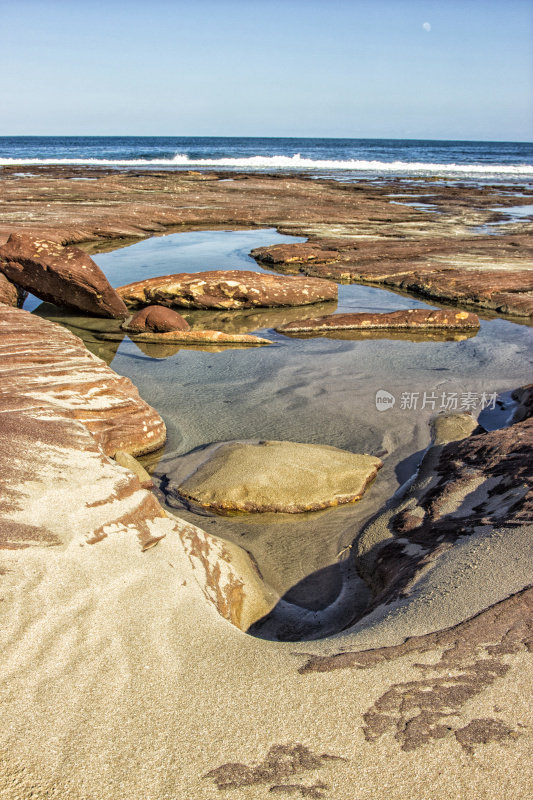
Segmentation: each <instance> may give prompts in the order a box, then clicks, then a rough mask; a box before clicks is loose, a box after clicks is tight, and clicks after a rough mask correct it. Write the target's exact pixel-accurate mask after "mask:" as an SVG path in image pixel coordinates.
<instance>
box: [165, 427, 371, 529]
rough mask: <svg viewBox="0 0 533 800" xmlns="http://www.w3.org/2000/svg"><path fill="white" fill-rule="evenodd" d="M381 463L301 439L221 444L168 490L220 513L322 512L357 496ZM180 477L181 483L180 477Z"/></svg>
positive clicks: (170, 482) (170, 481) (171, 482)
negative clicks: (303, 441)
mask: <svg viewBox="0 0 533 800" xmlns="http://www.w3.org/2000/svg"><path fill="white" fill-rule="evenodd" d="M381 466H382V462H381V460H380V459H379V458H376V457H374V456H370V455H359V454H356V453H350V452H348V451H347V450H340V449H338V448H337V447H330V446H326V445H315V444H301V443H299V442H276V441H266V442H257V443H250V442H223V443H222V444H219V445H215V446H213V447H211V448H209V450H208V455H207V458H206V460H204V462H203V463H202V464H200V466H199V467H198V468H197V469H196V470H195V471H194V472H193V473H192V474H191V475H189V476H188V477H186V478H185V479H184V480H182V479H181V476H180V474H179V472H178V471H176V476H175V477H174V476H173V474H172V473H170V474H169V475H167V478H168V483H167V486H166V488H165V491H166V492H167V493H168V494H169V495H171V496H174V497H177V498H178V499H181V500H184V501H185V502H187V503H192V504H194V505H198V506H201V507H202V508H205V509H209V510H211V511H215V512H218V513H222V514H224V513H232V512H246V513H261V512H279V513H285V514H296V513H298V512H302V511H318V510H319V509H322V508H329V507H330V506H338V505H341V504H344V503H352V502H354V501H355V500H359V499H360V498H361V497H362V495H363V494H364V492H365V489H366V488H367V486H368V485H369V483H370V482H371V481H372V480H373V479H374V478H375V477H376V475H377V472H378V470H379V469H380V468H381ZM176 477H177V481H176Z"/></svg>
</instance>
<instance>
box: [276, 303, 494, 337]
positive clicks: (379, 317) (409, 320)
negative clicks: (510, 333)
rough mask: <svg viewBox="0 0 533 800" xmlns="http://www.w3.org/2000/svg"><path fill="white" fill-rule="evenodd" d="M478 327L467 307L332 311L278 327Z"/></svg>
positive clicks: (302, 330)
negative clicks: (362, 311) (332, 312)
mask: <svg viewBox="0 0 533 800" xmlns="http://www.w3.org/2000/svg"><path fill="white" fill-rule="evenodd" d="M471 328H479V319H478V317H477V316H476V315H475V314H469V313H468V312H467V311H456V310H454V309H450V310H449V311H448V310H442V309H437V310H430V311H428V310H427V309H425V308H416V309H414V308H411V309H407V310H405V311H392V312H388V313H384V314H380V313H360V314H329V315H327V316H325V317H313V318H310V319H301V320H296V321H294V322H288V323H287V324H286V325H281V326H280V327H279V328H276V330H278V331H279V332H280V333H287V334H290V333H307V332H311V333H312V332H327V331H347V330H396V329H397V330H433V329H436V330H441V329H452V330H465V329H471Z"/></svg>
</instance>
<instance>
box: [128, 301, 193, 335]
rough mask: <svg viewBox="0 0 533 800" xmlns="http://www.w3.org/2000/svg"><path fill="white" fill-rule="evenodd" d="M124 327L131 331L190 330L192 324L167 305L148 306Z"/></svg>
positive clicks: (161, 331)
mask: <svg viewBox="0 0 533 800" xmlns="http://www.w3.org/2000/svg"><path fill="white" fill-rule="evenodd" d="M122 329H123V330H125V331H128V332H131V333H166V332H167V331H188V330H190V325H189V323H188V322H187V320H186V319H184V318H183V317H182V316H181V314H178V312H177V311H174V310H173V309H171V308H168V307H167V306H146V308H141V309H140V310H139V311H137V313H136V314H134V315H133V317H132V318H131V319H130V320H127V321H126V322H125V323H124V324H123V325H122Z"/></svg>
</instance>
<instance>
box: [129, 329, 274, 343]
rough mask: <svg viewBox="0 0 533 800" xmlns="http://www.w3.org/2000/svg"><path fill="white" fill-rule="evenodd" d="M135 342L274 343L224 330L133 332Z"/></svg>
mask: <svg viewBox="0 0 533 800" xmlns="http://www.w3.org/2000/svg"><path fill="white" fill-rule="evenodd" d="M131 339H132V341H134V342H147V343H150V342H154V343H155V344H190V345H203V346H209V345H224V344H228V345H235V344H237V345H251V346H254V345H261V344H272V342H270V341H269V340H268V339H261V337H259V336H251V335H247V334H244V333H224V332H223V331H167V333H149V332H146V333H137V334H131Z"/></svg>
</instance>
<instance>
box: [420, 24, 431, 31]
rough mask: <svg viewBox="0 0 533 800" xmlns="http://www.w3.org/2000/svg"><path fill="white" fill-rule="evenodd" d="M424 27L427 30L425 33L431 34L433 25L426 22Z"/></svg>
mask: <svg viewBox="0 0 533 800" xmlns="http://www.w3.org/2000/svg"><path fill="white" fill-rule="evenodd" d="M422 27H423V28H424V30H425V31H427V32H428V33H429V32H430V30H431V25H430V24H429V22H424V23H423V25H422Z"/></svg>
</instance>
